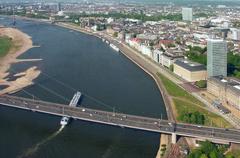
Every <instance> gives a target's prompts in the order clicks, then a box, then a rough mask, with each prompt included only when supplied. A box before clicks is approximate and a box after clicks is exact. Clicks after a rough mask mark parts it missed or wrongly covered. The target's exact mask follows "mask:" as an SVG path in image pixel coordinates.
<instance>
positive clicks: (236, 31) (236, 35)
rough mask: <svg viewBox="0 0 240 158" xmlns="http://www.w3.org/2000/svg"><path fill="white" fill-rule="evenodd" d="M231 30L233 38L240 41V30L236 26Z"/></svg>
mask: <svg viewBox="0 0 240 158" xmlns="http://www.w3.org/2000/svg"><path fill="white" fill-rule="evenodd" d="M230 30H231V32H232V36H231V39H232V40H236V41H240V30H239V29H236V28H232V29H230Z"/></svg>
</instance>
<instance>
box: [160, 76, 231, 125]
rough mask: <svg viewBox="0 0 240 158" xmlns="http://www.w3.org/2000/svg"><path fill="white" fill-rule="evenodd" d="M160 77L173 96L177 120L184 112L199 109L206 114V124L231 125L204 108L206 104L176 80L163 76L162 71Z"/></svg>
mask: <svg viewBox="0 0 240 158" xmlns="http://www.w3.org/2000/svg"><path fill="white" fill-rule="evenodd" d="M157 75H158V77H159V78H160V79H161V81H162V83H163V84H164V86H165V88H166V90H167V92H168V94H169V95H170V96H171V97H173V101H174V105H175V109H176V112H177V115H178V116H177V120H178V121H180V122H182V120H179V115H181V114H183V113H184V112H186V111H187V112H196V111H199V112H200V113H201V114H203V115H204V116H205V119H206V120H205V124H204V125H207V126H211V125H213V126H217V127H231V125H230V124H229V123H228V122H227V121H226V120H224V119H223V118H222V117H221V116H219V115H216V114H214V113H212V112H209V111H208V110H206V109H204V108H203V107H204V106H205V105H204V104H203V103H202V102H200V101H199V100H198V99H196V98H195V97H194V96H192V95H191V94H189V93H188V92H187V91H185V90H184V89H182V88H181V87H179V86H178V85H177V84H175V83H174V82H172V81H170V80H169V79H168V78H166V77H165V76H163V75H162V74H160V73H157Z"/></svg>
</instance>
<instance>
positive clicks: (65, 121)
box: [60, 116, 69, 126]
mask: <svg viewBox="0 0 240 158" xmlns="http://www.w3.org/2000/svg"><path fill="white" fill-rule="evenodd" d="M68 122H69V117H66V116H64V117H62V119H61V121H60V124H61V125H62V126H66V125H67V124H68Z"/></svg>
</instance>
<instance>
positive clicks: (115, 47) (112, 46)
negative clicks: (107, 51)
mask: <svg viewBox="0 0 240 158" xmlns="http://www.w3.org/2000/svg"><path fill="white" fill-rule="evenodd" d="M110 47H111V48H112V49H114V50H115V51H117V52H119V48H118V47H117V46H115V45H114V44H112V43H111V44H110Z"/></svg>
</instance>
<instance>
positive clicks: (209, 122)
mask: <svg viewBox="0 0 240 158" xmlns="http://www.w3.org/2000/svg"><path fill="white" fill-rule="evenodd" d="M173 101H174V104H175V107H176V110H177V113H178V114H181V113H184V112H186V111H187V112H195V111H198V112H200V113H201V114H203V115H204V116H205V118H206V120H205V123H204V125H206V126H215V127H225V128H226V127H231V125H230V124H229V123H228V122H227V121H226V120H224V119H223V118H222V117H220V116H219V115H216V114H214V113H212V112H209V111H208V110H206V109H203V108H201V107H199V106H197V105H195V104H194V103H188V102H185V101H182V100H179V99H173ZM177 119H178V121H181V120H179V118H177Z"/></svg>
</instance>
